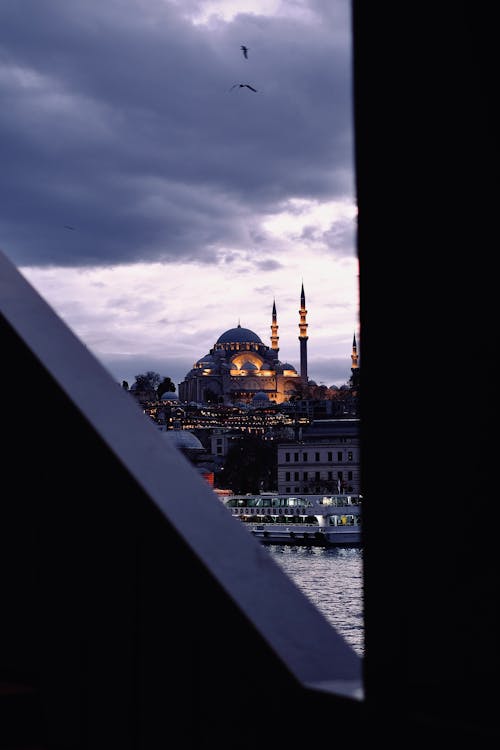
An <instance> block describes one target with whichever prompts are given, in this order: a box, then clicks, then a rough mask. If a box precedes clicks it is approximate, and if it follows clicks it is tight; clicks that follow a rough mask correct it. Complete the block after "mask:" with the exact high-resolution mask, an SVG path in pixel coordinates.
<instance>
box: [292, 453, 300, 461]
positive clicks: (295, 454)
mask: <svg viewBox="0 0 500 750" xmlns="http://www.w3.org/2000/svg"><path fill="white" fill-rule="evenodd" d="M293 460H294V461H298V460H299V454H298V453H294V454H293Z"/></svg>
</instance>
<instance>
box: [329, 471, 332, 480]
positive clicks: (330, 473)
mask: <svg viewBox="0 0 500 750" xmlns="http://www.w3.org/2000/svg"><path fill="white" fill-rule="evenodd" d="M328 479H333V471H329V472H328Z"/></svg>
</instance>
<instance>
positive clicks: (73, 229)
mask: <svg viewBox="0 0 500 750" xmlns="http://www.w3.org/2000/svg"><path fill="white" fill-rule="evenodd" d="M64 228H65V229H71V230H72V231H73V232H74V231H75V227H70V225H69V224H65V225H64Z"/></svg>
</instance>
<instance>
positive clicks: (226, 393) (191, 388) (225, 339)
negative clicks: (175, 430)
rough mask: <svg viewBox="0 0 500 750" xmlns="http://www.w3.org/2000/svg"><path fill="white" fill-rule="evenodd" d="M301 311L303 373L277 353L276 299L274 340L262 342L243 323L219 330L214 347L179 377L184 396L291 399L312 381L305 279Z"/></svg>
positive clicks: (230, 399)
mask: <svg viewBox="0 0 500 750" xmlns="http://www.w3.org/2000/svg"><path fill="white" fill-rule="evenodd" d="M299 316H300V318H299V342H300V373H298V372H297V370H296V369H295V367H294V366H293V365H291V364H289V363H288V362H281V361H280V360H279V359H278V353H279V347H278V340H279V336H278V320H277V314H276V303H275V302H273V308H272V321H271V337H270V338H271V346H266V344H263V343H262V340H261V339H260V337H259V336H258V335H257V334H256V333H254V332H253V331H251V330H249V329H248V328H242V326H241V325H240V324H239V323H238V325H237V326H236V328H230V329H229V330H228V331H225V332H224V333H223V334H222V335H221V336H219V338H218V339H217V341H216V343H215V344H214V346H213V347H212V349H210V351H209V353H208V354H206V355H205V356H204V357H202V358H201V359H199V360H198V361H197V362H195V364H194V365H193V369H192V370H190V371H189V372H188V374H187V375H186V377H185V379H184V380H183V382H182V383H179V399H180V400H181V401H188V402H191V401H194V402H196V403H203V402H206V401H207V400H209V399H208V397H210V398H216V399H217V400H218V401H219V402H220V403H224V404H228V405H230V404H235V403H246V404H249V403H255V402H256V401H263V402H266V401H268V402H269V403H271V404H281V403H283V401H288V400H289V399H290V397H292V396H293V395H294V394H295V393H296V392H298V391H299V390H300V388H301V386H302V385H307V383H308V377H307V339H308V336H307V325H308V324H307V322H306V316H307V310H306V299H305V294H304V284H302V289H301V293H300V310H299Z"/></svg>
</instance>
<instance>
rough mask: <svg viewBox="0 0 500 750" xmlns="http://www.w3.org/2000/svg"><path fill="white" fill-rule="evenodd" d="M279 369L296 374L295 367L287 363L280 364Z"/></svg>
mask: <svg viewBox="0 0 500 750" xmlns="http://www.w3.org/2000/svg"><path fill="white" fill-rule="evenodd" d="M281 367H282V368H283V370H292V372H297V371H296V369H295V367H294V366H293V365H291V364H290V363H289V362H282V364H281Z"/></svg>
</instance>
